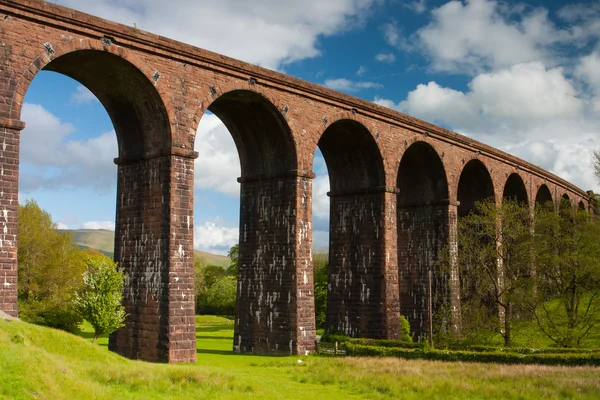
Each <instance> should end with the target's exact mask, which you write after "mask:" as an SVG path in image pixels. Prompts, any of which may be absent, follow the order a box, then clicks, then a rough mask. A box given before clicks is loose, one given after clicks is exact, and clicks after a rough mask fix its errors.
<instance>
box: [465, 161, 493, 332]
mask: <svg viewBox="0 0 600 400" xmlns="http://www.w3.org/2000/svg"><path fill="white" fill-rule="evenodd" d="M457 194H458V196H457V200H458V202H459V205H458V218H457V226H458V227H459V229H460V223H461V222H460V219H461V218H463V217H465V216H467V215H469V214H470V213H477V202H479V201H484V200H488V199H491V200H492V201H493V200H495V198H494V184H493V182H492V177H491V176H490V173H489V172H488V169H487V167H486V166H485V164H483V162H481V161H480V160H478V159H473V160H471V161H469V162H468V163H467V164H466V165H465V166H464V168H463V171H462V173H461V175H460V179H459V181H458V191H457ZM457 251H458V253H460V251H461V249H460V247H457ZM459 259H460V254H459ZM456 271H457V273H458V284H457V286H458V292H459V296H460V297H459V299H460V300H459V301H456V303H457V306H458V307H459V309H460V310H461V311H460V312H461V313H464V312H468V310H464V308H465V306H466V307H467V309H468V308H469V307H474V308H475V309H482V308H487V309H488V311H489V312H494V311H495V310H496V309H495V305H494V302H493V301H492V299H483V300H480V299H479V298H473V297H472V295H471V294H472V293H474V292H475V290H474V289H475V288H476V287H477V286H479V285H480V282H479V281H477V280H476V279H473V277H474V276H477V275H474V274H471V273H470V272H471V271H470V266H469V265H468V264H466V263H464V262H459V265H457V266H456ZM460 329H462V326H460V327H459V328H458V330H460Z"/></svg>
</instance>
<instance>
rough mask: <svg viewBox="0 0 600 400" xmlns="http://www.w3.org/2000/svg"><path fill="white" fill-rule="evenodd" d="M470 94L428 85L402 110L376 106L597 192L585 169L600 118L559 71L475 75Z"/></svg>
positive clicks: (598, 140)
mask: <svg viewBox="0 0 600 400" xmlns="http://www.w3.org/2000/svg"><path fill="white" fill-rule="evenodd" d="M468 88H469V90H467V91H465V92H462V91H458V90H454V89H451V88H447V87H442V86H440V85H439V84H437V83H436V82H429V83H428V84H427V85H418V86H417V88H416V89H415V90H413V91H411V92H410V93H409V94H408V96H407V97H406V99H405V100H404V101H401V102H400V103H397V104H396V103H394V102H393V101H392V100H389V99H376V100H375V102H376V103H378V104H380V105H383V106H385V107H390V108H395V109H398V110H400V111H403V112H406V113H408V114H411V115H414V116H417V117H420V118H423V119H425V120H428V121H431V122H433V123H437V124H441V125H444V126H447V127H449V128H451V129H453V130H455V131H458V132H460V133H463V134H465V135H468V136H471V137H473V138H475V139H478V140H481V141H482V142H484V143H487V144H490V145H492V146H494V147H497V148H500V149H503V150H505V151H507V152H509V153H511V154H515V155H517V156H519V157H521V158H523V159H525V160H527V161H530V162H532V163H533V164H536V165H539V166H541V167H543V168H545V169H547V170H549V171H551V172H553V173H555V174H556V175H558V176H561V177H562V178H564V179H566V180H568V181H571V182H573V183H575V184H577V185H579V186H580V187H582V188H583V189H590V188H597V184H596V183H595V181H594V177H593V175H592V173H591V171H590V168H589V163H590V156H591V153H590V152H591V150H593V149H597V148H600V135H599V134H598V126H600V115H598V114H597V113H594V112H593V110H590V109H589V107H587V105H586V102H585V101H584V99H583V98H582V94H581V93H579V92H578V91H577V90H576V89H575V87H574V85H573V83H572V82H571V81H570V80H569V79H567V78H566V77H565V73H564V71H563V69H561V68H558V67H557V68H550V69H548V68H545V67H544V65H543V64H541V63H539V62H531V63H525V64H518V65H514V66H512V67H510V68H505V69H501V70H498V71H496V72H490V73H483V74H479V75H478V76H476V77H474V78H473V79H472V80H471V82H470V83H469V85H468ZM596 190H597V189H596Z"/></svg>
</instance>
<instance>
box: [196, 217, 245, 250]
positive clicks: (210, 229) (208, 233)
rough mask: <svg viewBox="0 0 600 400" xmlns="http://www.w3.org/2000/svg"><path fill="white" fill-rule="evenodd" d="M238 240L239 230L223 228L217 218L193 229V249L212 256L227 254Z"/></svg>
mask: <svg viewBox="0 0 600 400" xmlns="http://www.w3.org/2000/svg"><path fill="white" fill-rule="evenodd" d="M239 238H240V230H239V228H237V227H227V226H223V221H222V220H221V219H220V218H218V217H217V218H215V220H214V221H206V222H204V223H203V224H202V225H200V226H196V227H195V228H194V248H196V249H200V250H203V251H208V252H210V253H214V254H223V255H225V254H227V252H228V251H229V249H230V248H231V246H233V245H234V244H236V243H238V241H239Z"/></svg>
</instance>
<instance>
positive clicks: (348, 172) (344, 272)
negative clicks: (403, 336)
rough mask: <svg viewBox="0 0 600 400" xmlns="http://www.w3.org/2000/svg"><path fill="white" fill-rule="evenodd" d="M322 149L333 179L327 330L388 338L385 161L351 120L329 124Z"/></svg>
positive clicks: (366, 132) (371, 139)
mask: <svg viewBox="0 0 600 400" xmlns="http://www.w3.org/2000/svg"><path fill="white" fill-rule="evenodd" d="M318 147H319V149H320V150H321V153H322V154H323V158H324V159H325V163H326V165H327V170H328V173H329V181H330V192H329V196H330V219H329V224H330V228H329V267H328V282H329V285H328V293H327V313H326V315H327V316H326V328H327V329H335V330H338V331H341V332H344V333H345V334H346V335H348V336H352V337H375V338H379V337H388V334H389V333H388V328H389V327H388V326H387V320H386V310H385V308H386V307H385V304H386V301H385V298H384V297H383V296H385V294H386V290H385V289H386V288H385V285H386V283H385V282H386V279H385V278H386V277H385V265H384V262H383V260H384V259H385V257H384V251H385V247H384V240H383V235H384V225H383V221H382V219H383V218H382V216H383V215H384V212H385V195H386V192H385V171H384V166H383V158H382V156H381V153H380V151H379V148H378V146H377V143H376V142H375V139H374V137H373V135H372V134H371V132H370V131H369V130H368V129H367V128H366V127H365V126H364V125H362V124H361V123H360V122H358V121H355V120H352V119H341V120H338V121H336V122H334V123H332V124H331V125H329V126H328V127H327V129H325V131H324V132H323V134H322V136H321V138H320V140H319V142H318ZM396 329H397V328H396Z"/></svg>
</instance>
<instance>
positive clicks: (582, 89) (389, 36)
mask: <svg viewBox="0 0 600 400" xmlns="http://www.w3.org/2000/svg"><path fill="white" fill-rule="evenodd" d="M53 2H55V3H58V4H61V5H64V6H68V7H72V8H75V9H78V10H81V11H84V12H87V13H91V14H94V15H97V16H100V17H103V18H107V19H110V20H113V21H117V22H120V23H123V24H126V25H130V26H133V25H134V24H135V26H136V27H137V28H139V29H143V30H147V31H150V32H153V33H157V34H160V35H163V36H167V37H170V38H173V39H177V40H180V41H183V42H186V43H189V44H192V45H195V46H198V47H202V48H205V49H208V50H212V51H215V52H218V53H221V54H225V55H228V56H231V57H234V58H238V59H240V60H243V61H246V62H249V63H252V64H257V65H260V66H263V67H265V68H269V69H274V70H277V71H280V72H283V73H286V74H288V75H292V76H295V77H298V78H300V79H304V80H307V81H310V82H313V83H316V84H319V85H323V86H327V87H329V88H332V89H335V90H339V91H341V92H345V93H348V94H351V95H353V96H357V97H360V98H362V99H365V100H368V101H373V102H375V103H377V104H380V105H382V106H385V107H389V108H392V109H395V110H398V111H401V112H404V113H407V114H410V115H412V116H415V117H418V118H421V119H424V120H426V121H429V122H432V123H435V124H437V125H441V126H443V127H446V128H449V129H452V130H454V131H456V132H458V133H461V134H464V135H466V136H469V137H472V138H474V139H476V140H479V141H481V142H483V143H486V144H489V145H491V146H494V147H497V148H499V149H502V150H504V151H507V152H509V153H511V154H514V155H516V156H518V157H521V158H523V159H525V160H527V161H529V162H531V163H533V164H536V165H539V166H540V167H542V168H544V169H546V170H548V171H550V172H553V173H554V174H556V175H558V176H560V177H562V178H564V179H566V180H568V181H570V182H572V183H574V184H576V185H577V186H579V187H580V188H582V189H584V190H590V189H591V190H594V191H595V192H597V193H598V192H600V185H599V184H598V182H596V180H595V178H594V176H593V174H592V170H591V168H590V157H591V154H592V151H593V150H595V149H600V42H599V39H600V2H599V1H594V2H576V1H573V2H571V1H541V0H538V1H528V2H511V1H504V2H499V1H490V0H470V1H449V2H448V1H433V0H417V1H401V0H327V1H324V0H302V1H299V0H253V1H247V0H215V1H211V0H205V1H196V0H171V2H169V3H168V4H169V6H166V2H165V0H118V1H117V0H95V1H93V2H91V1H89V2H88V1H85V2H84V1H81V0H55V1H53ZM21 119H22V120H23V121H25V122H26V123H27V127H26V129H25V130H24V131H23V132H22V135H21V153H20V156H21V175H20V180H19V198H20V201H21V202H23V201H25V200H26V199H35V200H36V201H37V202H38V204H39V205H40V206H41V207H42V208H44V209H45V210H47V211H48V212H50V213H51V214H52V216H53V219H54V220H55V221H56V222H57V223H58V225H59V227H61V228H65V229H67V228H68V229H80V228H87V229H112V230H114V219H115V200H116V174H117V169H116V166H115V165H114V163H113V159H114V158H115V157H117V155H118V154H117V141H116V136H115V133H114V130H113V126H112V124H111V121H110V119H109V117H108V115H107V113H106V111H105V110H104V108H103V107H102V105H101V104H100V103H99V102H98V100H97V99H96V98H95V97H94V96H93V95H92V94H91V93H90V92H89V91H87V89H85V88H84V87H83V86H81V85H80V84H79V83H78V82H76V81H74V80H71V79H70V78H67V77H65V76H62V75H59V74H56V73H53V72H45V71H42V72H40V73H39V74H38V76H37V77H36V78H35V79H34V82H33V84H32V85H31V87H30V89H29V91H28V92H27V95H26V97H25V104H24V106H23V112H22V116H21ZM195 149H196V151H198V152H199V153H200V157H199V158H198V159H197V160H196V164H195V207H194V212H195V219H194V220H195V228H194V229H195V232H194V234H195V236H194V247H195V248H197V249H201V250H205V251H210V252H213V253H219V254H226V253H227V250H228V249H229V248H230V247H231V246H232V245H234V244H235V243H237V241H238V232H239V230H238V225H239V184H238V183H237V181H236V178H237V177H238V176H239V175H240V164H239V158H238V155H237V151H236V148H235V145H234V143H233V140H232V138H231V135H230V134H229V132H228V131H227V129H226V128H225V127H224V126H223V125H222V124H221V122H220V121H219V120H218V119H217V117H216V116H214V115H212V114H206V115H204V116H203V117H202V120H201V122H200V125H199V128H198V132H197V136H196V145H195ZM313 168H314V172H315V173H316V174H317V177H316V178H315V180H314V181H313V218H314V221H313V242H314V245H315V247H316V248H318V249H324V248H326V247H327V244H328V232H327V231H328V225H329V223H328V215H329V200H328V198H327V196H326V192H327V191H328V187H329V180H328V176H327V168H326V166H325V163H324V161H323V158H322V156H321V155H320V153H319V152H317V154H316V156H315V163H314V167H313Z"/></svg>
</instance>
